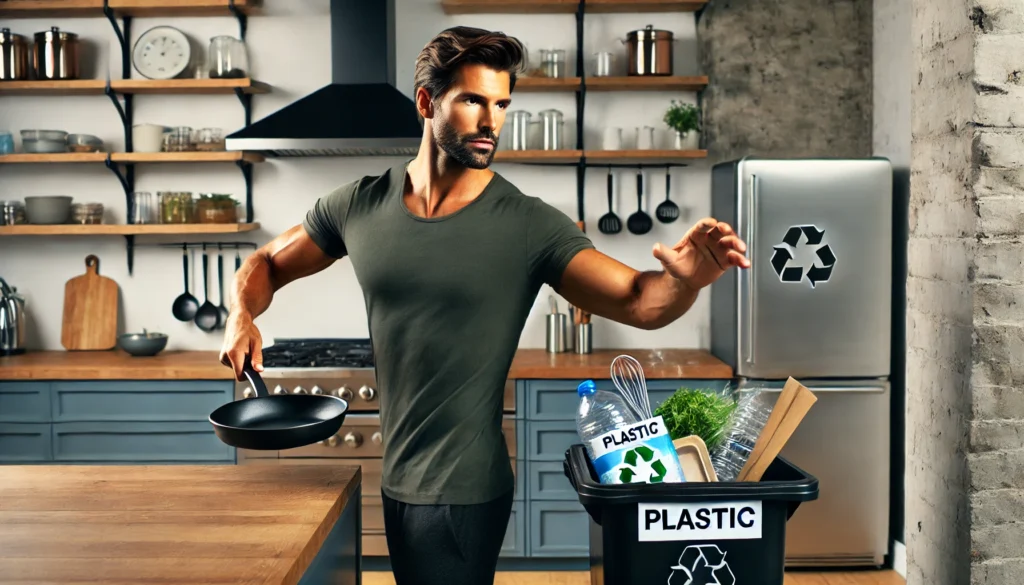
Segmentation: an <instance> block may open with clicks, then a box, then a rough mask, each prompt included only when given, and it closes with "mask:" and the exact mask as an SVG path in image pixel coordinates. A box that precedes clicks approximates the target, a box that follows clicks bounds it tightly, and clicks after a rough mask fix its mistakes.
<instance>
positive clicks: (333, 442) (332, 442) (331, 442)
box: [320, 435, 338, 447]
mask: <svg viewBox="0 0 1024 585" xmlns="http://www.w3.org/2000/svg"><path fill="white" fill-rule="evenodd" d="M320 444H321V445H327V446H328V447H337V446H338V435H331V436H330V437H328V438H327V439H326V440H324V441H320Z"/></svg>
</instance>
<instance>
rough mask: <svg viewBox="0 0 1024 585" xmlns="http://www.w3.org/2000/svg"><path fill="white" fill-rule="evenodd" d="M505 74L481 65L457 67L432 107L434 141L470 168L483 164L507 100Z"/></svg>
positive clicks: (495, 145) (502, 120) (491, 151)
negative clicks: (451, 82)
mask: <svg viewBox="0 0 1024 585" xmlns="http://www.w3.org/2000/svg"><path fill="white" fill-rule="evenodd" d="M509 82H510V78H509V74H508V72H505V71H495V70H494V69H490V68H488V67H486V66H483V65H476V64H469V65H464V66H462V67H460V68H459V70H458V72H457V73H456V75H455V82H454V83H453V84H452V85H451V87H450V88H449V89H448V91H447V92H446V93H445V94H444V96H442V97H441V99H440V100H439V103H438V104H437V107H436V108H435V110H434V118H433V129H434V141H435V142H437V145H438V146H440V147H441V149H443V150H444V151H445V152H446V153H448V156H450V157H451V158H452V159H453V160H455V161H456V162H458V163H459V164H461V165H462V166H465V167H467V168H471V169H484V168H487V167H488V166H489V165H490V164H491V161H492V160H493V159H494V152H495V150H496V149H497V148H498V135H499V134H500V133H501V127H502V125H504V123H505V112H506V110H507V109H508V106H509V104H510V103H511V101H512V100H511V97H510V95H509Z"/></svg>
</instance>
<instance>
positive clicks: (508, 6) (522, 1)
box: [441, 0, 707, 14]
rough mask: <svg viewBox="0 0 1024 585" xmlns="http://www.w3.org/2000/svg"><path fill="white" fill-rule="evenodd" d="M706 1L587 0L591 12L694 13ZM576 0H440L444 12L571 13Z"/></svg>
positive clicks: (588, 9) (587, 8)
mask: <svg viewBox="0 0 1024 585" xmlns="http://www.w3.org/2000/svg"><path fill="white" fill-rule="evenodd" d="M706 4H707V0H586V4H585V5H584V10H586V12H588V13H591V14H597V13H601V14H609V13H613V12H696V11H697V10H700V9H701V8H703V7H704V5H706ZM578 6H579V0H441V7H442V8H443V9H444V12H445V14H574V13H575V12H576V9H577V7H578Z"/></svg>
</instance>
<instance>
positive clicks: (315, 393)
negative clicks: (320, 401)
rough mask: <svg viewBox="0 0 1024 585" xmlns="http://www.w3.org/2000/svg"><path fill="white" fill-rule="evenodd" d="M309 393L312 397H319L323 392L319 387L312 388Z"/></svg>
mask: <svg viewBox="0 0 1024 585" xmlns="http://www.w3.org/2000/svg"><path fill="white" fill-rule="evenodd" d="M309 393H310V394H312V395H313V396H320V395H321V394H323V393H324V391H323V389H321V388H320V387H319V386H313V389H312V390H310V391H309Z"/></svg>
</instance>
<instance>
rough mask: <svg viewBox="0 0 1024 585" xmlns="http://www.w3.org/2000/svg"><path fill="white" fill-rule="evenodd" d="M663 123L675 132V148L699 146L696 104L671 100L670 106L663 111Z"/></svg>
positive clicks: (695, 147) (697, 109)
mask: <svg viewBox="0 0 1024 585" xmlns="http://www.w3.org/2000/svg"><path fill="white" fill-rule="evenodd" d="M665 124H667V125H668V127H669V128H671V129H672V130H674V131H675V133H676V137H675V147H676V149H679V150H696V149H697V148H699V147H700V108H698V107H697V106H695V105H693V104H684V103H679V102H677V101H676V100H672V106H671V107H670V108H669V109H668V111H666V112H665Z"/></svg>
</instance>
